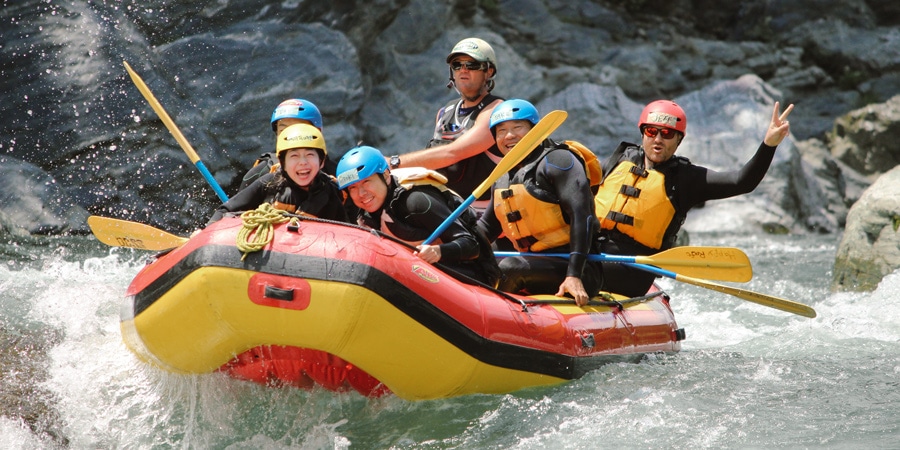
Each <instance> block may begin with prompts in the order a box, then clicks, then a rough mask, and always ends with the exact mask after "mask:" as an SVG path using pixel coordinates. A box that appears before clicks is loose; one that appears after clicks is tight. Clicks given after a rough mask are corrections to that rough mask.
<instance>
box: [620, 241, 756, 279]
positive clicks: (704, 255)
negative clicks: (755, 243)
mask: <svg viewBox="0 0 900 450" xmlns="http://www.w3.org/2000/svg"><path fill="white" fill-rule="evenodd" d="M634 262H636V263H640V264H650V265H653V266H657V267H662V268H664V269H667V270H672V271H676V272H678V273H679V274H680V275H686V276H689V277H700V278H710V279H713V280H723V281H737V282H746V281H750V279H752V278H753V267H752V266H751V264H750V258H748V257H747V254H746V253H744V252H743V250H741V249H739V248H734V247H701V246H690V247H673V248H671V249H669V250H666V251H663V252H659V253H656V254H653V255H650V256H636V257H635V258H634Z"/></svg>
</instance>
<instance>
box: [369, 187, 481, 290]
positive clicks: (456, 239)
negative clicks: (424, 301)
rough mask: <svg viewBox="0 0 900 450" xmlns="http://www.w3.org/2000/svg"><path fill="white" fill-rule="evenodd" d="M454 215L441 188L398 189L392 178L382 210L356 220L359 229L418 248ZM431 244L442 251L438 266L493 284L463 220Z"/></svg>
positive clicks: (476, 242) (452, 224) (455, 223)
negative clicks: (479, 260) (367, 229)
mask: <svg viewBox="0 0 900 450" xmlns="http://www.w3.org/2000/svg"><path fill="white" fill-rule="evenodd" d="M452 213H453V210H452V209H451V208H450V207H449V206H448V204H447V201H446V200H445V199H444V194H442V193H441V191H440V190H439V189H438V188H436V187H434V186H427V185H416V186H411V187H410V188H409V189H407V188H404V187H402V186H400V185H398V184H397V179H396V178H395V177H393V176H392V177H391V184H390V186H388V194H387V197H386V198H385V200H384V204H383V205H382V206H381V208H379V209H378V210H377V211H375V212H373V213H369V212H367V211H364V210H360V213H359V216H358V217H357V220H358V222H359V224H360V225H364V226H368V227H369V228H374V229H376V230H381V231H382V232H384V233H385V234H388V235H391V236H394V237H396V238H397V239H400V240H402V241H404V242H407V243H409V244H410V245H418V244H420V243H421V242H422V241H424V240H425V239H427V238H428V237H429V236H430V235H431V233H433V232H434V230H436V229H437V228H438V227H439V226H440V225H441V224H442V223H443V222H444V219H446V218H447V217H450V214H452ZM432 244H433V245H439V247H440V249H441V259H440V261H439V262H438V265H443V266H447V267H448V268H450V269H452V270H454V271H457V272H460V273H462V274H463V275H466V276H468V277H471V278H474V279H476V280H478V281H481V282H485V283H490V280H489V279H488V278H486V277H485V274H484V273H483V271H481V270H479V266H478V264H477V258H478V255H479V253H480V250H479V245H478V241H477V240H476V239H475V237H474V236H473V235H472V233H470V232H469V231H468V230H467V229H466V227H465V226H464V225H463V224H462V223H461V222H460V219H456V220H454V221H453V223H451V224H450V226H449V227H447V229H446V230H445V231H444V232H443V233H441V235H440V236H439V237H438V239H437V241H435V242H432Z"/></svg>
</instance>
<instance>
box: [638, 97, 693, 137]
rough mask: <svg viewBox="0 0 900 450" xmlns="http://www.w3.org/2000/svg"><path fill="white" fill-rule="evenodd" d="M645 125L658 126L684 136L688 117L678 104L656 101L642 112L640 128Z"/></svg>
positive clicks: (639, 122)
mask: <svg viewBox="0 0 900 450" xmlns="http://www.w3.org/2000/svg"><path fill="white" fill-rule="evenodd" d="M644 125H656V126H660V127H666V128H672V129H673V130H676V131H680V132H681V133H682V134H684V130H685V129H686V128H687V116H685V115H684V110H683V109H681V107H680V106H678V104H676V103H675V102H673V101H671V100H656V101H655V102H650V103H649V104H648V105H647V106H645V107H644V110H643V111H641V120H640V121H638V128H642V127H643V126H644Z"/></svg>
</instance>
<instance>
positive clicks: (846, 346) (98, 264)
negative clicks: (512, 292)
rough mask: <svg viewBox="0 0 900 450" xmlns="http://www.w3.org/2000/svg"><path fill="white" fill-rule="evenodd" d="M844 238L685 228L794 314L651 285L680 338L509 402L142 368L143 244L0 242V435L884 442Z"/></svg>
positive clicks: (884, 292) (883, 404)
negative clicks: (834, 273) (798, 310)
mask: <svg viewBox="0 0 900 450" xmlns="http://www.w3.org/2000/svg"><path fill="white" fill-rule="evenodd" d="M838 240H839V236H834V235H825V236H822V235H817V236H768V235H763V236H735V235H702V234H701V235H693V236H692V244H694V245H723V246H736V247H739V248H741V249H743V250H744V251H745V252H747V254H748V255H749V256H750V259H751V261H752V262H753V265H754V271H755V276H754V278H753V280H752V281H751V282H750V283H747V284H742V285H736V286H740V287H743V288H745V289H750V290H754V291H757V292H762V293H766V294H769V295H774V296H778V297H781V298H786V299H790V300H795V301H799V302H802V303H806V304H809V305H811V306H813V307H814V308H815V309H816V310H817V312H818V314H819V316H818V317H817V318H816V319H806V318H803V317H799V316H794V315H791V314H788V313H785V312H781V311H778V310H774V309H769V308H766V307H763V306H759V305H755V304H752V303H748V302H745V301H743V300H740V299H737V298H734V297H731V296H728V295H726V294H721V293H717V292H713V291H710V290H707V289H704V288H700V287H695V286H690V285H687V284H682V283H679V282H676V281H673V280H669V279H663V280H662V281H661V284H662V286H663V288H664V289H666V290H667V291H668V292H669V293H670V294H671V295H672V298H673V301H672V306H673V309H674V311H675V314H676V318H677V319H678V321H679V325H681V326H682V327H684V328H685V329H686V331H687V340H685V341H684V342H683V350H682V351H681V352H680V353H678V354H675V355H671V356H654V357H650V358H648V359H647V360H646V361H644V362H642V363H639V364H616V365H609V366H606V367H603V368H601V369H599V370H596V371H594V372H592V373H590V374H588V375H587V376H586V377H584V378H582V379H580V380H576V381H572V382H568V383H565V384H562V385H558V386H553V387H548V388H540V389H529V390H524V391H519V392H515V393H512V394H508V395H472V396H466V397H460V398H452V399H445V400H432V401H422V402H408V401H404V400H401V399H399V398H396V397H393V396H389V397H385V398H380V399H366V398H363V397H361V396H360V395H358V394H355V393H346V394H334V393H331V392H327V391H323V390H312V391H304V390H299V389H294V388H279V389H275V388H265V387H261V386H257V385H255V384H252V383H248V382H242V381H237V380H233V379H230V378H227V377H225V376H223V375H221V374H209V375H199V376H184V375H173V374H169V373H165V372H162V371H160V370H157V369H154V368H152V367H149V366H147V365H145V364H143V363H141V362H139V361H138V360H137V359H136V358H135V357H134V356H133V355H132V354H131V353H130V352H129V351H128V350H127V349H126V348H125V346H124V344H123V343H122V340H121V335H120V333H119V307H120V303H121V299H122V296H123V293H124V290H125V288H126V286H127V285H128V283H129V282H130V280H131V278H132V277H133V276H134V275H135V274H136V273H137V271H138V270H139V269H140V267H141V266H142V265H143V264H144V262H145V261H146V260H147V258H148V256H149V255H148V254H147V253H146V252H141V251H136V250H129V249H121V248H109V247H106V246H104V245H102V244H99V243H98V242H96V241H95V240H94V239H93V238H92V237H76V238H16V239H13V241H12V242H9V243H6V244H0V245H2V247H0V254H2V255H3V256H4V258H3V260H4V262H5V263H4V264H0V356H2V358H0V369H2V372H0V413H2V414H0V436H2V437H0V441H2V442H0V448H12V449H32V448H64V447H69V448H141V449H143V448H228V449H251V448H252V449H288V448H290V449H295V448H303V449H305V448H313V449H330V448H341V449H343V448H349V449H381V448H398V449H406V448H410V449H444V448H460V449H471V448H478V449H508V448H512V449H547V448H572V449H576V448H577V449H582V448H647V449H649V448H696V447H700V448H848V447H854V448H897V446H898V445H900V419H898V417H900V309H898V308H897V307H896V302H897V298H896V297H897V293H898V288H897V286H898V284H900V273H895V274H893V275H891V276H889V277H887V278H886V279H885V280H884V281H883V282H882V284H881V286H880V287H879V288H878V289H877V290H876V291H875V292H871V293H842V294H831V293H829V291H828V285H829V283H830V280H831V266H832V263H833V259H834V252H835V247H836V243H837V242H838Z"/></svg>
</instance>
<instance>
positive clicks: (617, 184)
mask: <svg viewBox="0 0 900 450" xmlns="http://www.w3.org/2000/svg"><path fill="white" fill-rule="evenodd" d="M665 182H666V177H665V175H663V174H662V173H660V172H658V171H656V170H649V171H648V170H644V169H641V168H639V167H638V166H637V165H635V164H634V163H633V162H631V161H622V162H620V163H619V164H618V165H617V166H616V167H615V168H614V169H613V171H612V172H611V173H610V174H609V175H608V176H607V177H606V179H605V180H604V181H603V184H601V185H600V189H599V191H598V192H597V194H596V195H595V196H594V207H595V211H596V213H597V218H598V219H599V220H600V228H601V229H605V230H613V229H615V230H618V231H619V232H621V233H623V234H625V235H627V236H630V237H631V238H632V239H634V240H635V241H637V242H639V243H641V244H643V245H645V246H647V247H651V248H654V249H659V248H660V247H661V246H662V244H663V238H664V237H665V233H666V229H667V228H668V227H669V224H670V223H671V222H672V219H673V218H674V217H675V206H674V205H672V202H671V201H670V200H669V198H668V196H667V195H666V185H665Z"/></svg>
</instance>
